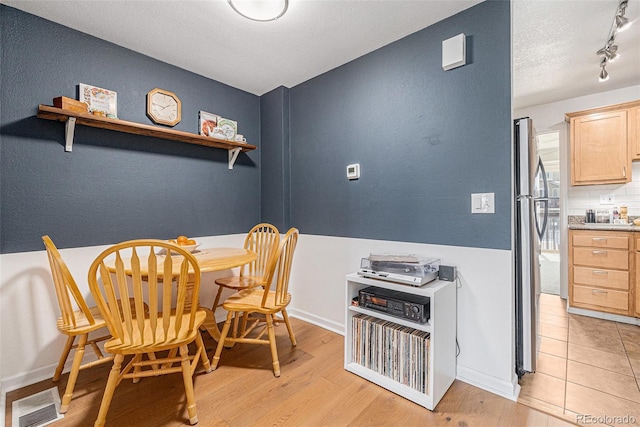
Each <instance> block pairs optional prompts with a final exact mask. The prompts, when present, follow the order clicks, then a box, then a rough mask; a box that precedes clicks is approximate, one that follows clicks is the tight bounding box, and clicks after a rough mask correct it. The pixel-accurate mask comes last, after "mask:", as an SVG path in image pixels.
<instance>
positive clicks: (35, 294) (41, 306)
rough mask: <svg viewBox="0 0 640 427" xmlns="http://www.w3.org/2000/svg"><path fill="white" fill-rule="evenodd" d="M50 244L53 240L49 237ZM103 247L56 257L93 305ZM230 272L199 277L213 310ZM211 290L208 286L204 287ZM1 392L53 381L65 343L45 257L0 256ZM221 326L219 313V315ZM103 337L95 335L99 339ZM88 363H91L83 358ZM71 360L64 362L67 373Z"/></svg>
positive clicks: (216, 241) (223, 243) (238, 243)
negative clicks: (90, 278)
mask: <svg viewBox="0 0 640 427" xmlns="http://www.w3.org/2000/svg"><path fill="white" fill-rule="evenodd" d="M51 237H52V238H53V239H54V243H55V236H51ZM244 237H245V235H244V234H238V235H226V236H212V237H196V240H197V241H198V242H199V243H200V244H201V245H202V247H214V246H218V247H242V244H243V242H244ZM107 247H108V245H107V246H92V247H83V248H71V249H61V250H60V253H61V255H62V258H63V259H64V261H65V263H66V264H67V266H68V267H69V270H70V272H71V274H72V275H73V277H74V278H75V280H76V282H77V283H78V287H79V288H80V290H81V292H82V293H83V295H84V296H85V298H86V299H87V300H88V301H90V302H91V304H93V299H92V298H91V294H90V292H89V286H88V284H87V271H88V270H89V266H90V265H91V263H92V262H93V260H94V259H95V258H96V257H97V256H98V254H100V252H101V251H103V250H104V249H106V248H107ZM230 274H232V271H230V270H227V271H223V272H216V273H207V274H205V275H203V278H202V285H201V292H200V299H201V301H202V303H203V304H208V305H209V306H210V305H212V304H213V299H214V297H215V291H216V289H215V285H213V281H214V280H215V279H216V278H218V277H223V276H225V275H227V276H228V275H230ZM207 284H211V286H207ZM0 295H1V296H2V297H1V298H0V360H2V363H1V364H0V386H1V388H2V391H3V393H7V392H10V391H12V390H15V389H18V388H21V387H24V386H26V385H29V384H33V383H35V382H38V381H42V380H44V379H47V378H51V377H52V376H53V371H54V370H55V367H56V365H57V363H58V358H59V357H60V352H61V351H62V347H63V346H64V343H65V341H66V338H65V337H64V336H63V335H62V334H60V333H59V332H58V329H57V328H56V319H57V317H58V316H59V315H60V311H59V309H58V303H57V300H56V295H55V290H54V287H53V281H52V279H51V273H50V269H49V261H48V259H47V254H46V252H45V251H44V245H43V250H42V251H37V252H22V253H15V254H4V255H0ZM218 317H219V318H220V320H223V318H224V317H223V316H222V313H221V314H219V315H218ZM100 332H102V333H104V331H98V333H100ZM85 357H86V358H87V360H91V358H92V357H93V358H95V356H94V353H93V351H91V350H90V349H87V351H86V352H85ZM72 359H73V358H72V357H70V358H69V360H67V368H66V369H65V372H66V371H68V370H69V368H70V367H71V361H72Z"/></svg>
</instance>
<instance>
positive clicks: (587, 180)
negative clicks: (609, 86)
mask: <svg viewBox="0 0 640 427" xmlns="http://www.w3.org/2000/svg"><path fill="white" fill-rule="evenodd" d="M638 108H640V101H634V102H628V103H625V104H617V105H612V106H608V107H602V108H595V109H591V110H585V111H578V112H574V113H567V114H566V120H567V121H568V122H569V125H570V132H569V138H570V152H571V185H593V184H621V183H627V182H631V160H632V159H633V158H635V157H638V158H640V144H639V143H638V142H637V128H638V120H639V118H638Z"/></svg>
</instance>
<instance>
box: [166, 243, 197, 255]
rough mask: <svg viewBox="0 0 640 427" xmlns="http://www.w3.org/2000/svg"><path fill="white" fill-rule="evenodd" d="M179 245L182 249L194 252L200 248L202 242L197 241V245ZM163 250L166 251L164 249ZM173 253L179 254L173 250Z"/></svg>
mask: <svg viewBox="0 0 640 427" xmlns="http://www.w3.org/2000/svg"><path fill="white" fill-rule="evenodd" d="M174 244H175V243H174ZM178 246H180V247H181V248H182V249H184V250H186V251H187V252H191V253H193V252H195V250H196V249H197V248H198V246H200V244H199V243H198V242H196V244H195V245H178ZM162 252H163V253H166V252H165V251H164V250H163V251H162ZM171 254H172V255H177V252H175V251H171Z"/></svg>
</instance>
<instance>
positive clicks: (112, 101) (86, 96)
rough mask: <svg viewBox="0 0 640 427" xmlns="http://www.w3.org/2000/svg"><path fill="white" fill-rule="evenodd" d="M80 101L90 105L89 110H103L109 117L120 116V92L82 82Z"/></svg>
mask: <svg viewBox="0 0 640 427" xmlns="http://www.w3.org/2000/svg"><path fill="white" fill-rule="evenodd" d="M79 98H80V99H79V100H80V101H83V102H85V103H86V104H87V105H88V106H89V112H90V113H93V112H94V111H97V112H101V113H103V114H104V115H105V116H107V117H111V118H114V119H115V118H117V117H118V94H117V93H116V92H114V91H112V90H108V89H103V88H101V87H96V86H91V85H87V84H84V83H80V97H79Z"/></svg>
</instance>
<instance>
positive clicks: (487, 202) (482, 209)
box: [471, 193, 496, 214]
mask: <svg viewBox="0 0 640 427" xmlns="http://www.w3.org/2000/svg"><path fill="white" fill-rule="evenodd" d="M494 199H495V196H494V193H473V194H471V213H481V214H488V213H496V206H495V201H494Z"/></svg>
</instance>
